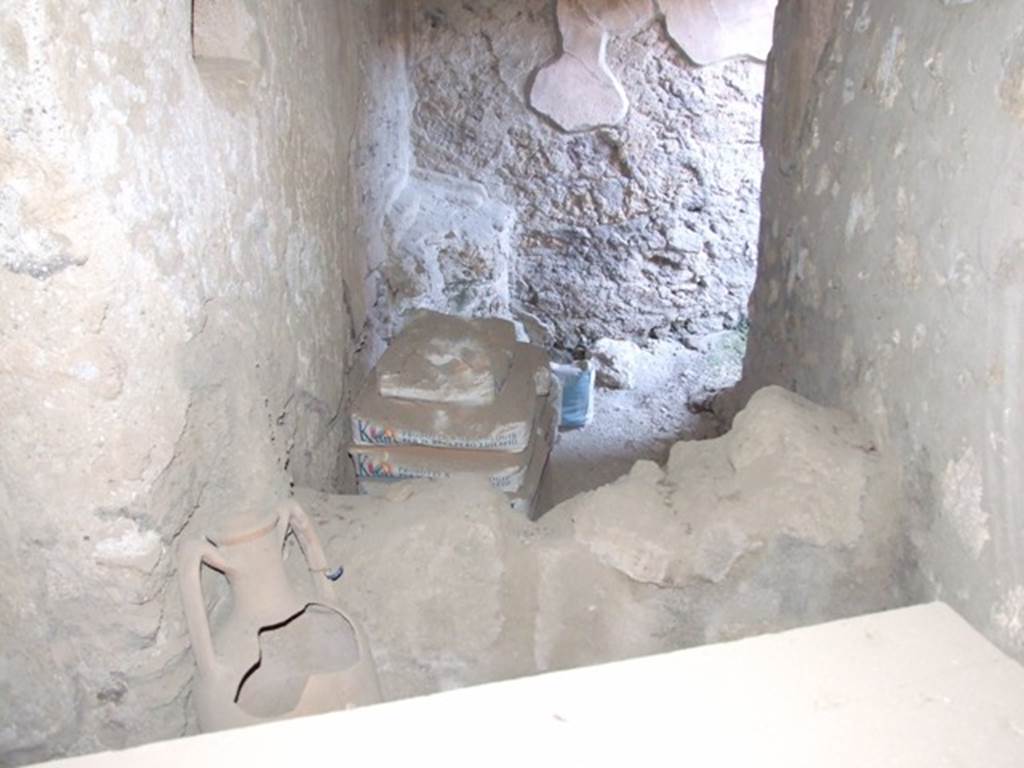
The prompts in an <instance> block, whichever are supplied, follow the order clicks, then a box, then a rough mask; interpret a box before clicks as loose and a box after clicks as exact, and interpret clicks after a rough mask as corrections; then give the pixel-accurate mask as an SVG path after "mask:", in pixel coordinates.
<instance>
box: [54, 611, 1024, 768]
mask: <svg viewBox="0 0 1024 768" xmlns="http://www.w3.org/2000/svg"><path fill="white" fill-rule="evenodd" d="M420 762H423V764H426V765H433V764H437V763H443V764H444V765H447V766H452V765H467V766H469V765H472V766H478V765H495V764H497V765H513V764H515V765H519V766H527V765H557V764H562V765H567V766H568V765H587V764H601V765H605V764H611V763H618V764H621V765H643V764H645V763H648V762H649V764H651V765H662V764H679V765H684V764H685V765H694V766H701V767H702V768H706V767H707V766H743V767H744V768H748V767H749V768H753V767H754V766H757V767H758V768H762V767H764V766H778V767H779V768H782V766H785V768H798V767H801V766H807V768H811V767H812V766H813V767H814V768H824V767H825V766H828V767H829V768H836V767H842V766H850V767H851V768H853V767H854V766H856V768H864V767H865V766H871V767H872V768H877V767H878V766H898V767H899V768H916V767H917V766H920V768H935V767H936V766H943V765H957V766H959V765H963V766H985V768H1002V767H1003V766H1005V767H1006V768H1011V766H1012V768H1020V766H1024V667H1021V666H1019V665H1018V664H1016V663H1015V662H1014V661H1012V660H1010V659H1009V658H1007V657H1006V656H1004V655H1003V654H1002V653H1001V652H1000V651H998V650H997V649H996V648H995V647H994V646H992V645H991V644H990V643H989V642H988V641H987V640H985V639H984V638H983V637H982V636H981V635H980V634H978V633H977V632H976V631H975V630H973V629H972V628H971V627H970V626H969V625H968V624H967V623H966V622H964V621H963V620H962V619H961V618H960V617H959V616H957V615H956V614H955V613H954V612H953V611H952V610H951V609H949V608H948V607H946V606H945V605H942V604H940V603H932V604H930V605H923V606H917V607H913V608H905V609H901V610H896V611H890V612H886V613H879V614H873V615H870V616H864V617H860V618H856V619H849V620H845V621H837V622H833V623H830V624H823V625H819V626H815V627H808V628H805V629H798V630H793V631H790V632H785V633H782V634H777V635H764V636H761V637H755V638H750V639H748V640H742V641H740V642H735V643H725V644H720V645H710V646H704V647H701V648H694V649H690V650H686V651H679V652H676V653H670V654H664V655H660V656H651V657H647V658H642V659H634V660H630V661H624V662H619V663H616V664H608V665H604V666H598V667H588V668H584V669H577V670H571V671H568V672H559V673H553V674H547V675H541V676H537V677H531V678H524V679H521V680H513V681H509V682H503V683H494V684H491V685H483V686H479V687H475V688H466V689H463V690H459V691H451V692H448V693H443V694H438V695H436V696H428V697H422V698H417V699H408V700H405V701H400V702H395V703H391V704H384V705H380V706H376V707H368V708H365V709H360V710H354V711H351V712H339V713H334V714H330V715H323V716H320V717H313V718H307V719H304V720H293V721H288V722H281V723H274V724H272V725H267V726H260V727H256V728H246V729H239V730H235V731H228V732H224V733H218V734H211V735H207V736H198V737H194V738H187V739H179V740H176V741H169V742H161V743H157V744H150V745H148V746H144V747H140V748H137V749H132V750H126V751H124V752H111V753H103V754H97V755H91V756H86V757H81V758H74V759H70V760H62V761H57V762H54V763H49V764H48V765H51V766H66V767H67V768H99V767H100V766H103V767H104V768H121V766H124V768H128V767H129V766H131V768H136V767H137V766H147V768H163V767H164V766H167V767H168V768H170V766H190V768H200V767H202V766H225V765H245V766H248V767H249V768H256V767H257V766H261V767H262V766H268V768H269V766H275V767H276V766H282V765H309V766H325V765H326V766H333V765H348V764H358V765H368V764H381V765H414V764H417V763H420Z"/></svg>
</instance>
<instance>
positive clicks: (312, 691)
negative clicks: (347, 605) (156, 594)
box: [178, 501, 380, 731]
mask: <svg viewBox="0 0 1024 768" xmlns="http://www.w3.org/2000/svg"><path fill="white" fill-rule="evenodd" d="M289 531H293V532H294V533H295V536H296V539H297V540H298V543H299V546H300V547H301V548H302V552H303V554H304V555H305V558H306V562H307V565H308V567H309V570H310V572H311V576H312V577H313V583H314V585H315V587H314V588H313V589H311V588H309V587H308V586H307V585H293V584H292V583H291V582H290V581H289V579H288V576H287V574H286V572H285V563H284V557H283V548H284V540H285V537H286V536H287V535H288V532H289ZM204 564H205V565H208V566H209V567H211V568H214V569H215V570H217V571H220V572H221V573H223V574H224V575H225V576H226V577H227V580H228V583H229V585H230V589H231V607H230V611H229V612H228V614H227V616H226V618H225V619H224V620H223V621H221V622H218V623H217V626H216V627H215V628H214V629H213V630H211V626H210V618H209V616H208V615H207V611H206V603H205V600H204V599H203V594H202V588H201V582H200V573H201V569H202V566H203V565H204ZM326 572H327V559H326V557H325V556H324V551H323V547H322V546H321V544H320V540H319V538H318V537H317V535H316V531H315V530H314V528H313V524H312V522H311V521H310V519H309V518H308V517H307V516H306V513H305V512H304V511H303V510H302V507H301V506H299V504H298V503H297V502H295V501H287V502H284V503H283V504H281V505H280V506H279V507H278V508H277V510H275V511H274V512H271V513H267V514H259V513H256V514H251V515H243V516H237V517H234V518H232V519H230V520H229V521H228V522H227V523H226V524H225V525H222V526H221V527H220V528H219V529H217V530H216V531H215V532H213V533H211V534H210V535H209V536H207V537H206V538H205V539H199V540H193V541H188V542H183V543H182V545H181V546H180V547H179V549H178V579H179V583H180V585H181V595H182V601H183V603H184V606H185V619H186V621H187V623H188V630H189V634H190V636H191V639H192V651H193V653H194V654H195V657H196V664H197V666H198V668H199V676H198V678H197V680H196V683H195V686H194V689H193V700H194V701H195V703H196V709H197V710H198V714H199V727H200V729H201V730H203V731H215V730H220V729H223V728H232V727H235V726H241V725H253V724H255V723H260V722H265V721H268V720H277V719H282V718H287V717H298V716H301V715H310V714H316V713H320V712H328V711H331V710H335V709H347V708H350V707H353V706H358V705H361V704H372V703H375V702H378V701H380V688H379V685H378V682H377V671H376V668H375V666H374V663H373V659H372V657H371V655H370V650H369V646H368V644H367V641H366V636H365V634H364V633H363V631H362V629H361V628H360V627H359V625H358V624H356V622H354V621H353V620H352V619H350V618H349V617H348V616H346V615H345V614H344V613H343V612H342V611H341V609H340V608H338V607H337V606H336V605H335V601H334V595H333V585H332V583H331V581H330V580H329V579H328V578H327V576H326ZM303 587H304V588H303Z"/></svg>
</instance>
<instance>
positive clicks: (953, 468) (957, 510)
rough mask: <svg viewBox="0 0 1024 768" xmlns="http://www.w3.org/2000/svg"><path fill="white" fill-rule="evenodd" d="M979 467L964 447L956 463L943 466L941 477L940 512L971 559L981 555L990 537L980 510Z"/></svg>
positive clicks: (983, 512) (987, 516)
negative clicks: (944, 467) (944, 468)
mask: <svg viewBox="0 0 1024 768" xmlns="http://www.w3.org/2000/svg"><path fill="white" fill-rule="evenodd" d="M983 487H984V486H983V483H982V477H981V465H980V464H979V463H978V459H977V457H976V456H975V454H974V449H973V448H968V449H967V450H966V451H964V453H963V455H962V456H961V457H960V458H959V459H958V460H957V461H950V462H949V463H948V464H946V471H945V472H944V473H943V475H942V513H943V516H944V517H945V518H946V520H947V521H948V522H949V524H950V525H951V526H952V527H953V530H954V531H955V532H956V535H957V537H958V538H959V539H960V542H961V544H963V546H964V548H965V549H966V550H967V551H968V552H969V553H970V554H971V556H972V557H973V558H974V559H978V557H980V556H981V551H982V550H983V549H984V548H985V544H986V543H987V542H988V540H989V538H990V536H989V532H988V518H989V515H988V512H986V511H985V510H984V509H982V506H981V502H982V495H983Z"/></svg>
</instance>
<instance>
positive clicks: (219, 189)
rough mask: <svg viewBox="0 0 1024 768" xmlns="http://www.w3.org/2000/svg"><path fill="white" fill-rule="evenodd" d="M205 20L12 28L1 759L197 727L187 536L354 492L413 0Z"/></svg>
mask: <svg viewBox="0 0 1024 768" xmlns="http://www.w3.org/2000/svg"><path fill="white" fill-rule="evenodd" d="M200 7H205V8H207V9H210V10H211V11H212V12H213V14H212V15H213V17H214V18H215V19H219V21H218V22H217V23H219V24H222V25H223V26H222V27H220V28H217V29H213V30H210V29H205V30H200V29H198V28H197V36H198V35H199V34H200V32H203V33H204V34H205V37H204V38H203V41H202V42H203V46H201V48H202V50H203V52H205V53H213V54H214V57H213V58H209V57H207V58H204V59H202V60H201V61H193V52H192V42H191V39H190V26H191V19H190V3H189V2H187V1H185V2H177V1H175V2H171V1H170V0H162V1H161V2H145V3H119V2H86V1H85V0H68V1H67V2H62V3H48V2H43V1H42V0H9V1H8V2H6V3H4V5H3V8H2V10H0V317H2V319H0V413H2V414H3V417H2V419H0V584H2V585H3V589H2V590H0V762H8V761H10V762H20V761H24V760H29V759H33V758H41V757H45V756H51V755H55V754H60V753H65V752H81V751H89V750H95V749H101V748H110V747H120V746H123V745H125V744H130V743H136V742H140V741H144V740H151V739H156V738H163V737H170V736H174V735H176V734H180V733H182V732H183V731H185V730H187V729H188V728H189V727H190V726H189V714H190V707H189V702H188V690H189V682H190V676H191V674H192V668H193V667H192V662H191V657H190V654H189V649H188V642H187V638H186V635H185V631H184V627H183V622H182V618H181V611H180V606H179V602H178V596H177V594H176V591H175V589H174V588H173V586H172V585H171V582H170V577H171V575H172V573H173V556H172V553H173V544H174V542H175V540H176V539H177V538H178V537H179V536H180V535H182V534H187V535H194V534H196V533H198V532H199V531H202V530H203V529H204V527H205V526H206V525H208V524H209V522H210V520H211V518H212V517H213V516H215V515H217V514H220V513H230V512H231V511H234V510H236V509H239V508H242V507H245V506H246V505H249V504H267V503H270V502H271V501H272V500H273V499H274V498H275V497H279V496H280V495H282V494H286V493H287V492H288V487H289V482H290V481H292V480H294V481H296V482H299V483H302V484H307V485H311V486H314V487H322V488H338V487H339V486H340V485H341V483H342V480H343V470H342V467H343V466H345V464H342V463H340V461H341V459H340V456H341V452H340V450H339V448H340V446H341V445H342V444H343V441H344V433H343V426H342V425H343V424H344V423H345V422H346V420H345V419H342V418H339V415H340V414H341V412H342V410H343V407H344V403H345V401H346V398H347V396H348V393H349V387H348V384H347V377H348V375H349V370H350V369H351V368H353V365H354V363H355V355H356V353H357V349H358V346H359V345H358V344H357V343H356V340H357V339H358V337H359V336H360V334H361V333H362V332H363V325H364V319H365V316H366V313H367V302H366V301H365V300H364V295H363V294H364V290H363V286H364V281H365V279H366V276H367V267H368V259H369V260H370V261H371V262H372V258H373V256H374V254H373V249H372V247H371V241H372V240H373V238H374V236H375V232H379V220H380V218H381V217H382V215H383V214H382V211H383V207H384V204H385V201H384V200H383V198H384V194H383V193H382V192H380V191H379V190H378V189H377V187H376V186H375V185H377V184H380V183H381V180H382V179H383V178H384V177H386V176H387V175H388V174H389V173H391V172H392V171H394V170H395V169H396V168H400V167H401V166H402V164H403V162H404V161H403V159H402V158H403V156H404V155H405V154H407V152H403V149H402V143H403V140H402V139H401V135H402V134H403V131H402V130H398V129H394V130H389V129H387V128H385V127H383V126H391V127H392V128H393V127H394V126H395V125H397V124H398V123H400V122H401V120H400V118H399V117H398V116H400V115H401V114H402V112H403V111H404V110H403V104H402V99H403V98H404V97H403V96H402V88H404V78H403V77H398V79H397V82H389V80H388V79H387V78H388V77H389V74H390V75H395V74H396V73H397V74H403V73H402V66H401V63H400V62H399V63H398V64H396V63H395V61H394V57H395V56H396V55H397V53H396V51H398V50H400V48H401V45H400V44H399V43H400V42H401V41H400V40H399V41H398V43H396V42H395V38H396V36H397V37H400V36H401V35H400V31H399V30H397V29H396V28H395V26H396V23H397V21H396V20H397V17H396V16H393V15H389V14H393V13H397V11H395V8H396V7H397V6H396V5H395V4H392V3H378V2H371V1H370V0H342V1H340V2H338V1H335V0H310V1H309V2H302V3H255V2H243V1H242V0H238V1H237V2H228V0H197V9H199V8H200ZM399 16H400V14H399ZM218 46H223V48H222V50H223V53H224V57H219V56H217V55H216V54H217V51H218V50H219V49H218ZM367 79H370V80H372V81H373V86H374V88H375V89H376V90H375V92H374V93H371V92H368V91H367V90H366V89H365V87H364V86H365V84H366V81H367ZM392 88H393V89H394V90H393V92H392V91H389V89H392ZM371 112H372V113H373V114H371ZM373 136H376V137H377V139H376V144H374V142H373V141H371V140H370V139H371V137H373ZM375 221H376V223H375ZM378 258H379V256H378ZM369 266H372V263H371V264H370V265H369Z"/></svg>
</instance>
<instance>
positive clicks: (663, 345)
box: [543, 331, 746, 507]
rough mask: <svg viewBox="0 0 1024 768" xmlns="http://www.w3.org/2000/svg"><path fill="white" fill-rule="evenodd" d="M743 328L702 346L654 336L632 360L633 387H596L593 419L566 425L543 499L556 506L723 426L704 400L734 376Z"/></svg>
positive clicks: (738, 367)
mask: <svg viewBox="0 0 1024 768" xmlns="http://www.w3.org/2000/svg"><path fill="white" fill-rule="evenodd" d="M745 345H746V334H745V333H743V332H742V331H729V332H723V333H719V334H714V335H712V336H709V337H706V338H705V340H704V343H703V344H702V345H701V349H700V350H694V349H690V348H688V347H686V346H684V345H682V344H680V343H678V342H675V341H668V340H652V341H651V342H650V343H649V345H648V346H647V347H645V348H644V349H643V351H642V353H641V354H640V356H639V358H638V361H637V370H636V386H635V387H634V388H633V389H629V390H610V389H603V388H601V387H598V388H597V389H596V390H595V392H594V394H595V403H594V418H593V421H591V423H590V424H588V425H587V426H585V427H583V428H581V429H574V430H563V431H562V432H561V434H560V435H559V438H558V442H557V443H556V445H555V448H554V451H553V452H552V454H551V460H550V463H549V464H548V470H547V477H546V478H545V487H544V493H543V504H544V505H545V506H547V507H551V506H554V505H555V504H558V503H559V502H561V501H564V500H565V499H568V498H570V497H572V496H574V495H576V494H578V493H581V492H582V491H587V490H591V489H594V488H597V487H599V486H602V485H604V484H606V483H609V482H611V481H612V480H615V479H616V478H617V477H620V476H621V475H623V474H625V473H626V472H628V471H629V469H630V467H632V466H633V463H634V462H636V461H638V460H640V459H651V460H654V461H657V462H663V461H664V460H665V459H666V458H667V456H668V451H669V449H670V448H671V447H672V444H673V443H676V442H678V441H679V440H700V439H705V438H708V437H716V436H718V435H719V434H721V433H722V432H723V431H724V427H725V425H723V424H721V423H720V422H719V420H718V419H717V418H716V417H715V416H714V415H713V414H712V413H711V412H710V411H709V410H708V409H707V407H706V403H707V401H708V400H709V399H710V398H711V397H712V396H713V395H714V394H715V393H716V392H718V391H720V390H722V389H725V388H727V387H730V386H732V385H733V384H735V383H736V381H737V380H738V379H739V376H740V373H741V370H742V365H743V353H744V349H745Z"/></svg>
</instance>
